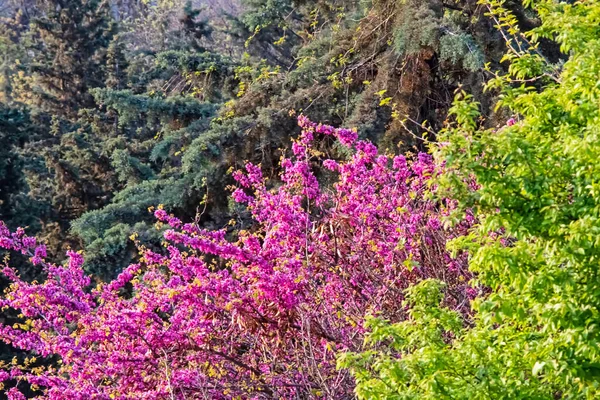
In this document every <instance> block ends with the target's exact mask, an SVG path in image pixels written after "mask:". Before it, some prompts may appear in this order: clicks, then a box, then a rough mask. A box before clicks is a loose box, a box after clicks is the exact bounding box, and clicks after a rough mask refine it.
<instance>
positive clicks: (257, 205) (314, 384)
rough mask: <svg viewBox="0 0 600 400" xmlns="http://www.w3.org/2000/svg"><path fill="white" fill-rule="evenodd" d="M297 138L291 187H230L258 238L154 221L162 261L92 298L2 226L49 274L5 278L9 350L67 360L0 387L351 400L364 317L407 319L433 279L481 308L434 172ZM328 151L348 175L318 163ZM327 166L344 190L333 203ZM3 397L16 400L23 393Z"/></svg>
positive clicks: (78, 264) (7, 375) (5, 376)
mask: <svg viewBox="0 0 600 400" xmlns="http://www.w3.org/2000/svg"><path fill="white" fill-rule="evenodd" d="M299 124H300V126H301V127H302V134H301V136H300V137H299V138H298V139H297V140H296V141H295V142H294V144H293V149H292V150H293V156H292V157H291V158H284V159H282V161H281V167H282V171H283V172H282V175H281V182H282V184H281V186H279V187H277V188H276V189H270V188H269V185H268V182H266V180H265V179H264V178H263V176H262V173H261V169H260V167H259V166H257V165H252V164H248V165H246V168H245V171H244V172H236V173H235V175H234V177H235V179H236V181H237V182H238V184H239V185H238V188H237V190H235V191H234V193H233V195H232V196H233V199H234V200H235V201H237V202H240V203H245V204H246V205H247V207H248V208H249V210H250V211H251V213H252V216H253V218H254V219H255V221H256V224H255V226H254V227H253V228H252V230H249V231H243V230H242V231H239V232H237V233H236V235H235V237H234V238H232V237H231V236H232V233H231V232H228V231H226V230H219V231H209V230H204V229H200V228H199V227H198V226H197V225H195V224H190V223H183V222H182V221H180V220H178V219H177V218H175V217H173V216H170V215H169V214H168V213H167V212H166V211H164V210H162V209H158V210H157V211H156V212H155V216H156V218H157V219H158V221H159V224H166V225H168V227H169V229H168V230H167V231H166V232H165V235H164V238H165V250H164V251H163V252H154V251H149V250H147V249H143V248H141V249H140V260H139V263H138V264H134V265H131V266H129V267H127V268H126V269H125V270H124V271H123V272H122V273H121V274H120V275H119V277H118V278H117V279H116V280H115V281H113V282H110V283H107V284H99V285H97V286H92V285H91V279H90V277H88V276H86V275H85V274H84V272H83V262H84V260H83V257H82V255H81V254H79V253H75V252H69V253H68V257H69V261H68V263H67V264H66V265H64V266H57V265H53V264H50V263H47V262H46V261H45V250H44V247H43V246H40V245H38V244H37V243H36V240H35V239H34V238H31V237H27V236H25V233H24V232H23V231H22V230H18V231H17V232H15V233H11V232H9V231H8V230H7V229H6V227H5V226H4V225H0V247H2V248H4V249H8V250H14V251H19V252H22V253H24V254H27V255H29V256H30V257H31V261H32V262H33V263H34V264H37V265H40V266H41V267H42V268H44V269H45V271H46V273H47V279H46V280H45V281H44V282H43V283H28V282H25V281H23V280H21V279H20V278H19V276H18V274H17V272H16V271H15V270H14V269H12V268H10V267H8V266H7V267H5V268H4V271H3V272H4V274H5V275H7V276H8V277H9V278H10V279H11V280H12V282H13V283H12V285H11V286H10V288H9V290H8V291H7V293H6V294H5V296H4V297H3V299H2V300H1V303H0V304H1V306H2V307H3V308H4V309H14V310H17V311H18V312H20V313H21V318H22V323H18V324H15V325H13V326H6V325H5V326H2V327H0V336H1V337H2V340H4V341H5V342H6V343H9V344H11V345H12V346H14V347H17V348H19V349H23V350H27V351H30V352H31V353H32V354H33V355H37V356H38V357H49V356H55V357H54V358H53V359H54V360H56V359H58V360H60V361H59V362H58V363H57V362H53V363H51V364H50V366H49V367H46V368H31V367H26V366H12V367H7V369H6V370H5V371H1V372H0V378H1V379H2V380H5V381H6V382H7V383H9V381H11V382H12V384H13V386H14V382H15V381H16V382H18V383H20V382H25V381H26V382H28V383H29V384H32V385H34V388H35V387H37V388H39V393H40V396H39V397H40V398H48V399H57V400H60V399H68V400H76V399H81V400H84V399H86V400H87V399H102V400H103V399H204V398H209V399H231V398H256V399H258V398H288V399H292V398H330V399H334V398H346V397H349V396H351V394H352V390H353V382H352V381H351V379H350V377H349V375H348V373H347V372H346V371H343V370H337V369H336V366H335V358H336V353H337V352H338V351H341V350H353V351H360V349H361V346H362V345H363V339H364V334H365V328H364V321H365V317H366V316H367V315H379V316H382V317H384V318H387V319H389V320H391V321H399V320H402V319H404V318H405V316H406V309H405V308H403V306H402V300H403V295H404V290H405V289H406V288H407V287H408V286H409V285H411V284H413V283H414V282H417V281H419V280H422V279H425V278H438V279H442V280H444V281H445V282H446V283H447V296H446V297H447V299H446V302H447V303H448V304H449V305H450V306H452V307H453V308H455V309H458V310H461V311H465V312H466V310H468V303H469V299H470V298H472V297H473V296H474V295H475V293H474V290H473V289H472V288H470V287H469V286H468V281H469V279H470V276H469V273H468V271H467V258H466V255H460V256H458V258H453V257H451V256H450V254H449V253H448V252H447V251H446V248H445V244H446V241H447V240H448V239H449V238H451V237H454V236H456V235H460V234H462V233H464V231H465V230H466V229H468V227H469V226H470V224H471V223H472V221H469V220H467V221H465V222H464V223H462V224H461V225H459V226H458V227H454V228H452V230H449V229H444V227H443V226H442V223H441V221H440V219H441V218H442V217H443V216H444V213H445V212H446V210H445V209H444V205H443V204H441V203H440V202H438V201H435V200H432V199H430V197H431V196H429V195H430V194H431V192H432V190H435V187H434V186H433V185H432V179H431V178H432V177H433V176H434V175H435V174H436V173H437V171H438V168H436V166H435V165H434V162H433V160H432V158H431V157H430V156H429V155H427V154H419V155H418V156H417V157H415V158H414V159H413V160H407V159H406V158H405V157H403V156H396V157H390V156H386V155H382V154H379V153H378V151H377V148H376V147H375V146H374V145H373V144H371V143H369V142H367V141H359V140H358V137H357V134H356V132H354V131H352V130H348V129H336V128H333V127H331V126H326V125H320V124H315V123H312V122H311V121H309V120H308V119H306V118H305V117H300V118H299ZM323 136H331V137H333V138H335V139H337V140H338V141H339V143H340V144H341V145H342V146H345V147H346V148H348V150H350V151H351V154H352V155H351V156H350V157H349V159H347V160H331V159H326V160H322V159H320V158H319V157H320V154H321V153H319V152H317V151H316V150H315V148H314V146H315V143H316V142H318V141H319V140H320V139H321V138H322V137H323ZM318 163H320V164H321V165H322V166H323V167H324V168H325V169H326V170H329V171H330V172H328V174H333V175H334V176H335V183H334V184H333V186H328V187H329V189H325V188H323V187H321V185H320V184H319V180H318V179H317V176H316V175H315V172H314V167H315V164H318ZM18 387H19V384H17V388H18ZM8 395H9V398H12V399H19V398H20V397H19V396H20V394H19V393H18V390H17V389H15V388H13V389H11V390H10V391H9V393H8Z"/></svg>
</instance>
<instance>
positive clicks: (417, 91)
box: [0, 0, 535, 278]
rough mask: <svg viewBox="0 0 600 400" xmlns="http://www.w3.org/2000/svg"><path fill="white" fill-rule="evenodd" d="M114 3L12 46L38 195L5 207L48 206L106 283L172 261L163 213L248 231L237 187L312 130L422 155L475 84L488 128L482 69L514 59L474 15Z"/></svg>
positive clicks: (429, 6)
mask: <svg viewBox="0 0 600 400" xmlns="http://www.w3.org/2000/svg"><path fill="white" fill-rule="evenodd" d="M107 4H108V3H105V2H100V1H95V0H73V1H69V2H63V1H61V0H52V1H41V0H40V1H39V2H37V3H36V5H37V8H36V12H31V10H29V11H28V12H30V14H29V15H30V17H28V18H25V17H24V15H25V14H24V12H25V11H23V10H21V11H15V12H14V13H13V14H12V15H11V16H10V18H9V20H7V21H9V22H10V23H9V22H7V23H6V24H5V26H4V27H3V30H2V31H1V32H0V33H2V34H1V35H0V38H1V41H0V46H3V47H2V48H3V49H6V53H7V60H9V64H10V65H9V66H8V67H6V65H5V67H3V69H2V73H3V75H2V84H3V86H2V87H3V97H2V99H3V100H2V101H3V102H4V103H6V105H7V106H9V107H10V108H12V109H22V108H24V109H26V111H27V112H26V113H25V114H28V115H31V117H30V118H29V122H27V123H25V122H19V123H18V124H17V125H19V127H18V129H17V130H18V131H19V132H27V133H26V134H24V136H23V138H22V139H19V141H18V146H17V147H18V148H19V150H14V151H12V150H11V151H10V156H9V159H11V160H13V159H14V160H20V161H14V162H20V163H22V165H23V168H22V171H23V178H22V182H24V183H23V185H22V186H19V187H20V189H19V188H17V187H16V186H14V187H12V186H10V187H8V189H7V190H6V193H7V195H8V193H9V192H10V195H9V197H10V198H11V199H13V200H11V201H13V202H16V199H23V202H24V201H25V200H27V201H32V202H33V203H35V204H36V207H34V208H32V209H34V210H36V211H35V213H33V214H32V215H35V216H36V217H35V218H36V219H37V220H39V224H38V225H36V226H37V227H38V228H39V229H40V235H41V237H42V238H44V239H45V240H47V241H49V244H50V249H51V250H53V252H54V253H56V254H60V253H61V251H62V250H64V247H65V246H66V245H71V246H79V245H83V246H84V248H85V250H86V252H87V253H88V254H87V260H88V267H89V268H90V270H93V271H94V272H95V273H97V274H98V275H99V276H101V277H102V278H107V277H112V276H114V275H115V274H116V273H118V271H119V269H120V268H121V267H122V266H124V265H126V264H127V263H128V262H129V260H130V259H131V256H132V255H133V243H132V241H131V240H130V239H129V237H130V236H131V235H132V234H134V233H136V234H137V235H138V239H139V240H141V241H142V242H143V243H145V244H147V245H156V244H158V240H157V238H158V234H157V232H156V230H155V229H154V227H153V218H152V216H151V214H150V213H148V211H147V209H148V207H152V206H156V205H158V204H164V206H165V208H166V209H168V210H169V211H170V212H173V213H175V214H176V215H177V216H179V217H182V218H184V219H192V218H194V217H195V216H196V214H197V213H200V214H202V216H201V218H199V220H198V221H199V223H200V224H204V225H207V226H216V227H221V226H224V225H225V224H226V223H227V222H228V221H229V219H230V218H232V217H236V218H237V217H239V215H238V214H237V213H238V211H239V210H237V209H235V208H233V207H230V205H229V203H228V201H227V193H228V191H227V190H226V188H227V186H228V185H230V184H232V183H233V182H232V180H231V178H230V175H229V174H228V171H230V170H231V168H234V169H235V168H239V167H241V166H243V164H244V163H245V162H246V161H253V162H256V163H261V165H262V167H263V169H264V170H265V173H266V174H267V175H269V176H271V177H276V176H277V174H278V172H279V171H278V170H277V167H276V166H277V164H278V163H277V161H278V160H279V157H280V156H281V155H282V154H283V153H284V150H283V149H285V148H287V147H289V144H290V139H291V138H292V137H293V136H294V135H295V134H296V132H297V126H296V120H295V118H296V116H297V114H298V113H304V114H306V115H308V116H309V117H310V118H311V119H313V120H318V121H322V122H324V123H330V124H334V125H346V126H354V127H356V128H358V130H359V133H360V135H361V136H362V137H366V138H369V139H372V140H374V141H376V142H378V143H379V144H380V145H381V146H382V147H383V148H387V149H388V150H389V151H391V152H399V151H407V150H411V151H414V150H415V149H419V148H421V149H422V148H423V147H424V146H423V141H422V139H421V136H422V135H423V133H424V132H425V131H426V130H425V129H424V128H423V127H421V126H420V124H421V123H423V122H424V121H427V124H428V126H431V127H432V128H434V129H435V128H438V127H439V126H441V124H442V121H443V119H444V115H445V112H446V110H447V109H448V107H449V105H450V103H451V98H452V93H453V91H454V90H455V89H456V88H457V87H458V85H459V84H461V83H462V84H463V85H464V87H466V88H468V89H471V91H473V92H474V93H475V94H476V96H477V98H478V100H480V101H481V103H482V104H483V106H484V111H485V112H487V108H486V107H487V104H489V101H488V100H489V97H490V95H483V94H482V92H481V81H482V76H481V73H480V71H479V68H480V66H481V65H482V64H483V62H484V61H490V62H492V63H496V64H497V63H498V60H499V57H500V54H501V48H499V49H497V47H498V46H496V45H494V46H492V45H491V44H492V43H494V42H495V41H497V40H498V37H497V36H494V35H497V34H494V33H493V32H495V31H494V29H493V28H492V24H491V23H490V22H489V21H488V20H486V18H485V17H484V15H483V12H484V11H483V10H482V9H481V8H480V7H477V5H476V2H475V1H473V0H461V1H453V2H441V1H437V0H428V1H425V2H417V1H412V0H408V1H406V2H396V1H391V0H382V1H374V2H368V1H349V2H348V1H338V0H327V1H324V0H308V1H288V0H276V1H267V2H264V1H254V0H248V1H245V2H244V11H243V12H242V13H240V14H239V15H224V14H223V15H219V14H215V9H216V8H215V7H216V6H217V5H216V3H215V4H213V3H210V4H208V6H206V7H205V8H202V9H198V8H195V4H194V3H192V2H185V1H183V0H182V1H179V2H177V1H175V2H173V4H172V6H167V5H166V3H160V4H159V3H157V4H155V5H152V4H145V3H135V2H127V1H121V2H115V3H114V4H113V6H112V8H110V9H109V7H108V6H107ZM513 6H515V7H517V8H518V5H513ZM415 16H418V18H416V17H415ZM113 17H115V18H116V19H113ZM532 21H533V22H532ZM534 22H535V19H532V18H531V17H530V16H527V15H526V13H523V17H522V23H523V24H531V23H534ZM481 49H486V51H485V52H483V51H482V50H481ZM17 59H18V60H20V62H19V63H16V60H17ZM407 118H408V119H407ZM28 124H29V125H28ZM30 126H31V127H32V129H29V127H30ZM322 150H323V151H324V152H325V153H327V154H330V155H334V156H337V157H344V156H346V155H345V154H344V153H339V151H338V149H337V148H335V147H334V148H331V147H330V146H329V144H328V143H324V144H323V148H322ZM7 151H8V150H7ZM12 162H13V161H11V163H12ZM11 165H13V164H11ZM14 165H16V164H14ZM7 173H8V172H7ZM11 173H12V172H11ZM15 193H17V194H18V195H17V194H15ZM15 196H16V197H15ZM19 201H21V200H19ZM17 203H18V204H21V203H19V202H17ZM17 203H15V204H17ZM23 204H25V203H23ZM11 207H12V206H11ZM15 207H16V206H15ZM15 209H17V208H15ZM11 215H13V214H11ZM14 218H16V215H15V216H14V217H10V219H11V220H13V219H14ZM14 220H15V221H17V219H14Z"/></svg>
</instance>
